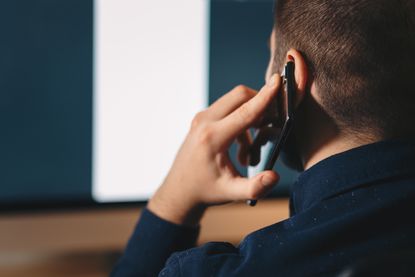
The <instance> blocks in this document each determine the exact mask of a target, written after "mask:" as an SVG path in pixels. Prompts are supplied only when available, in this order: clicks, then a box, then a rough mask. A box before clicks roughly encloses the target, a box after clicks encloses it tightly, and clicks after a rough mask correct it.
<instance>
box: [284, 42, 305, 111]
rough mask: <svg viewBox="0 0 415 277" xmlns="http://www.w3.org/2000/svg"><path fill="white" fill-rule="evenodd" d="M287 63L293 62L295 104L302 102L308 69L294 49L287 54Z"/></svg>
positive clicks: (302, 58) (301, 56)
mask: <svg viewBox="0 0 415 277" xmlns="http://www.w3.org/2000/svg"><path fill="white" fill-rule="evenodd" d="M286 60H287V62H288V61H292V62H294V67H295V70H294V77H295V83H296V91H297V101H298V102H297V104H298V103H299V102H301V101H302V99H303V98H304V94H305V91H306V87H307V81H308V67H307V64H306V62H305V59H304V57H303V55H302V54H301V53H300V52H299V51H298V50H296V49H290V50H289V51H288V52H287V57H286Z"/></svg>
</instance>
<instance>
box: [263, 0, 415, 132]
mask: <svg viewBox="0 0 415 277" xmlns="http://www.w3.org/2000/svg"><path fill="white" fill-rule="evenodd" d="M272 45H273V46H272V48H273V49H272V50H273V54H272V59H271V62H270V67H269V72H270V73H276V72H281V70H282V68H283V66H284V64H285V63H286V61H287V59H288V55H289V54H287V53H289V51H290V49H295V50H297V52H298V53H299V54H300V55H301V57H302V58H303V60H304V62H305V64H306V68H307V71H306V72H307V77H306V78H307V85H306V86H305V94H306V95H307V93H309V94H311V95H312V96H313V98H314V100H315V101H316V102H317V103H318V105H319V106H321V109H322V110H323V111H324V112H325V113H326V114H327V118H329V119H330V120H332V121H333V123H334V125H335V126H336V128H338V130H339V132H341V133H343V134H349V135H351V134H353V135H357V136H359V135H360V136H372V137H374V136H375V137H378V138H381V139H382V138H389V137H400V136H407V135H408V134H410V135H413V133H414V132H415V124H413V123H411V122H412V118H415V107H413V105H414V104H415V89H414V87H415V86H414V85H415V1H414V0H394V1H391V0H285V1H282V0H280V1H278V0H277V2H276V5H275V26H274V32H273V35H272ZM296 64H297V63H296ZM298 74H299V73H298V72H296V77H297V76H298ZM299 77H300V78H301V76H299ZM305 105H306V104H305Z"/></svg>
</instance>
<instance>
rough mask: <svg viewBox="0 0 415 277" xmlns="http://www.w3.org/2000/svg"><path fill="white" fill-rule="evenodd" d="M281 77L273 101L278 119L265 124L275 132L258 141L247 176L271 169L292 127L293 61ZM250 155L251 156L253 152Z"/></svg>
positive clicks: (253, 202)
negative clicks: (258, 144) (277, 91)
mask: <svg viewBox="0 0 415 277" xmlns="http://www.w3.org/2000/svg"><path fill="white" fill-rule="evenodd" d="M281 78H282V86H281V91H280V92H279V93H278V95H277V101H276V102H275V103H273V104H274V105H275V104H276V105H275V110H276V114H277V115H278V116H277V119H278V120H274V122H271V123H269V124H268V126H267V127H268V128H269V129H270V130H277V133H275V134H273V135H271V137H269V138H267V139H266V142H265V143H264V142H261V143H260V144H261V145H262V146H261V148H260V153H259V155H260V158H259V161H255V162H254V163H255V165H250V166H248V177H252V176H255V175H257V174H258V173H260V172H262V171H265V170H272V169H273V167H274V165H275V163H276V161H277V160H278V156H279V154H280V152H281V149H282V148H283V147H284V144H285V142H286V140H287V137H288V135H289V133H290V131H291V129H292V125H293V120H294V114H295V96H296V91H295V79H294V62H292V61H290V62H288V63H287V64H286V65H285V67H284V71H283V73H282V74H281ZM271 108H272V107H271ZM260 136H261V132H260V131H259V132H258V133H257V135H256V136H255V138H254V145H255V144H256V141H258V140H263V139H264V137H260ZM251 155H252V156H253V155H254V154H251ZM256 202H257V201H256V200H248V201H247V204H248V205H250V206H255V205H256Z"/></svg>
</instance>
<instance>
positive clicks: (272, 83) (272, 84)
mask: <svg viewBox="0 0 415 277" xmlns="http://www.w3.org/2000/svg"><path fill="white" fill-rule="evenodd" d="M277 77H278V74H274V75H272V76H271V78H269V80H268V84H267V85H268V86H269V87H270V88H273V87H275V84H276V83H277Z"/></svg>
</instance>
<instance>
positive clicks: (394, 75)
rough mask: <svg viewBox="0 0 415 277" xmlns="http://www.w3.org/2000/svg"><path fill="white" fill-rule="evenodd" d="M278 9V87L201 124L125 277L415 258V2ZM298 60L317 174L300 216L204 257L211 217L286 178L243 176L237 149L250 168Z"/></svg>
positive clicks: (225, 106)
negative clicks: (284, 77)
mask: <svg viewBox="0 0 415 277" xmlns="http://www.w3.org/2000/svg"><path fill="white" fill-rule="evenodd" d="M275 8H276V13H275V26H274V31H273V33H272V36H271V59H270V63H269V68H268V71H267V76H266V79H267V84H266V85H265V86H264V87H263V88H262V89H261V90H260V91H259V93H256V92H255V91H254V90H252V89H249V88H246V87H243V86H238V87H236V88H235V89H233V90H232V91H231V92H229V93H228V94H226V95H224V96H223V97H222V98H221V99H219V100H218V101H217V102H215V103H214V104H213V105H212V106H210V107H209V108H208V109H206V110H205V111H202V112H200V113H199V114H198V115H196V117H195V118H194V121H193V124H192V127H191V129H190V132H189V134H188V136H187V138H186V139H185V141H184V143H183V145H182V147H181V149H180V150H179V152H178V154H177V157H176V160H175V162H174V164H173V166H172V168H171V170H170V172H169V173H168V175H167V177H166V179H165V181H164V183H163V184H162V186H161V187H160V188H159V190H158V191H157V192H156V193H155V195H154V196H153V198H152V199H151V200H150V202H149V203H148V207H147V209H146V210H145V211H144V212H143V214H142V217H141V219H140V221H139V223H138V226H137V228H136V230H135V232H134V234H133V235H132V237H131V239H130V241H129V244H128V246H127V249H126V251H125V253H124V256H123V257H122V258H121V260H120V262H119V263H118V265H117V267H116V268H115V270H114V272H113V274H114V276H154V275H157V274H159V273H160V276H217V275H220V276H234V275H236V276H252V275H258V276H311V275H316V276H334V275H336V274H337V273H338V272H341V271H342V270H343V269H345V268H347V267H348V266H353V264H355V263H358V262H361V261H363V260H364V259H365V258H367V257H371V256H373V255H374V254H376V253H388V252H389V251H396V250H408V249H409V250H412V249H414V247H415V240H414V238H413V234H414V233H415V222H414V219H413V215H412V214H413V212H414V211H415V201H414V200H415V145H414V142H413V141H414V140H413V137H414V133H415V124H414V122H413V118H414V115H415V112H414V111H415V109H414V108H412V105H413V104H414V100H415V91H414V89H413V81H414V79H415V78H414V77H415V76H414V75H415V1H413V0H399V1H398V0H396V1H390V0H360V1H358V0H335V1H333V0H287V1H277V2H276V7H275ZM287 61H293V62H294V64H295V79H296V93H297V95H296V98H297V99H298V101H297V102H298V103H300V102H301V104H299V106H298V108H297V114H296V118H295V124H294V125H295V127H294V129H293V130H292V133H291V135H290V137H289V142H290V145H289V147H287V149H286V152H287V153H286V154H287V158H288V162H289V164H292V165H296V167H299V166H300V167H301V168H302V169H303V170H304V173H302V174H301V175H300V177H299V179H298V181H297V182H296V183H295V184H294V185H293V187H292V193H291V199H290V200H291V207H290V208H291V217H290V218H289V219H287V220H285V221H283V222H280V223H276V224H274V225H271V226H269V227H267V228H264V229H262V230H259V231H257V232H254V233H252V234H250V235H249V236H247V237H246V238H245V239H244V240H243V242H241V244H240V245H239V246H238V247H236V246H233V245H231V244H229V243H208V244H206V245H203V246H201V247H198V248H192V247H194V246H195V241H196V239H197V235H198V231H199V227H198V226H199V225H198V224H199V222H200V219H201V217H202V216H203V213H204V211H205V210H206V209H207V208H208V207H209V206H211V205H218V204H223V203H228V202H232V201H239V200H246V199H258V198H261V197H262V196H264V195H265V194H266V193H267V192H269V190H270V189H271V188H272V187H273V186H274V184H275V183H276V182H277V181H278V175H277V174H276V173H275V172H273V171H265V172H262V173H260V174H259V175H257V176H255V177H252V178H250V179H247V178H243V177H241V176H240V175H239V174H238V172H237V171H236V170H235V168H234V166H233V165H232V163H231V161H230V160H229V158H228V155H227V149H228V147H229V146H230V144H231V143H232V142H233V141H234V140H237V141H238V142H239V143H240V145H241V147H240V155H239V158H240V161H241V163H243V164H246V163H247V160H248V157H247V153H248V152H249V149H250V148H251V139H250V137H249V133H248V131H247V130H248V129H249V128H250V127H253V126H258V125H261V122H262V121H263V118H264V117H265V116H264V115H265V113H266V110H267V107H269V106H270V104H271V102H272V100H273V99H274V98H275V96H276V94H277V93H278V91H279V89H280V86H281V80H280V77H279V76H280V72H281V70H282V68H283V66H284V64H285V63H286V62H287ZM247 66H249V65H247ZM179 251H181V252H179ZM173 252H176V253H174V254H173ZM167 259H168V260H167ZM166 260H167V262H166Z"/></svg>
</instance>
